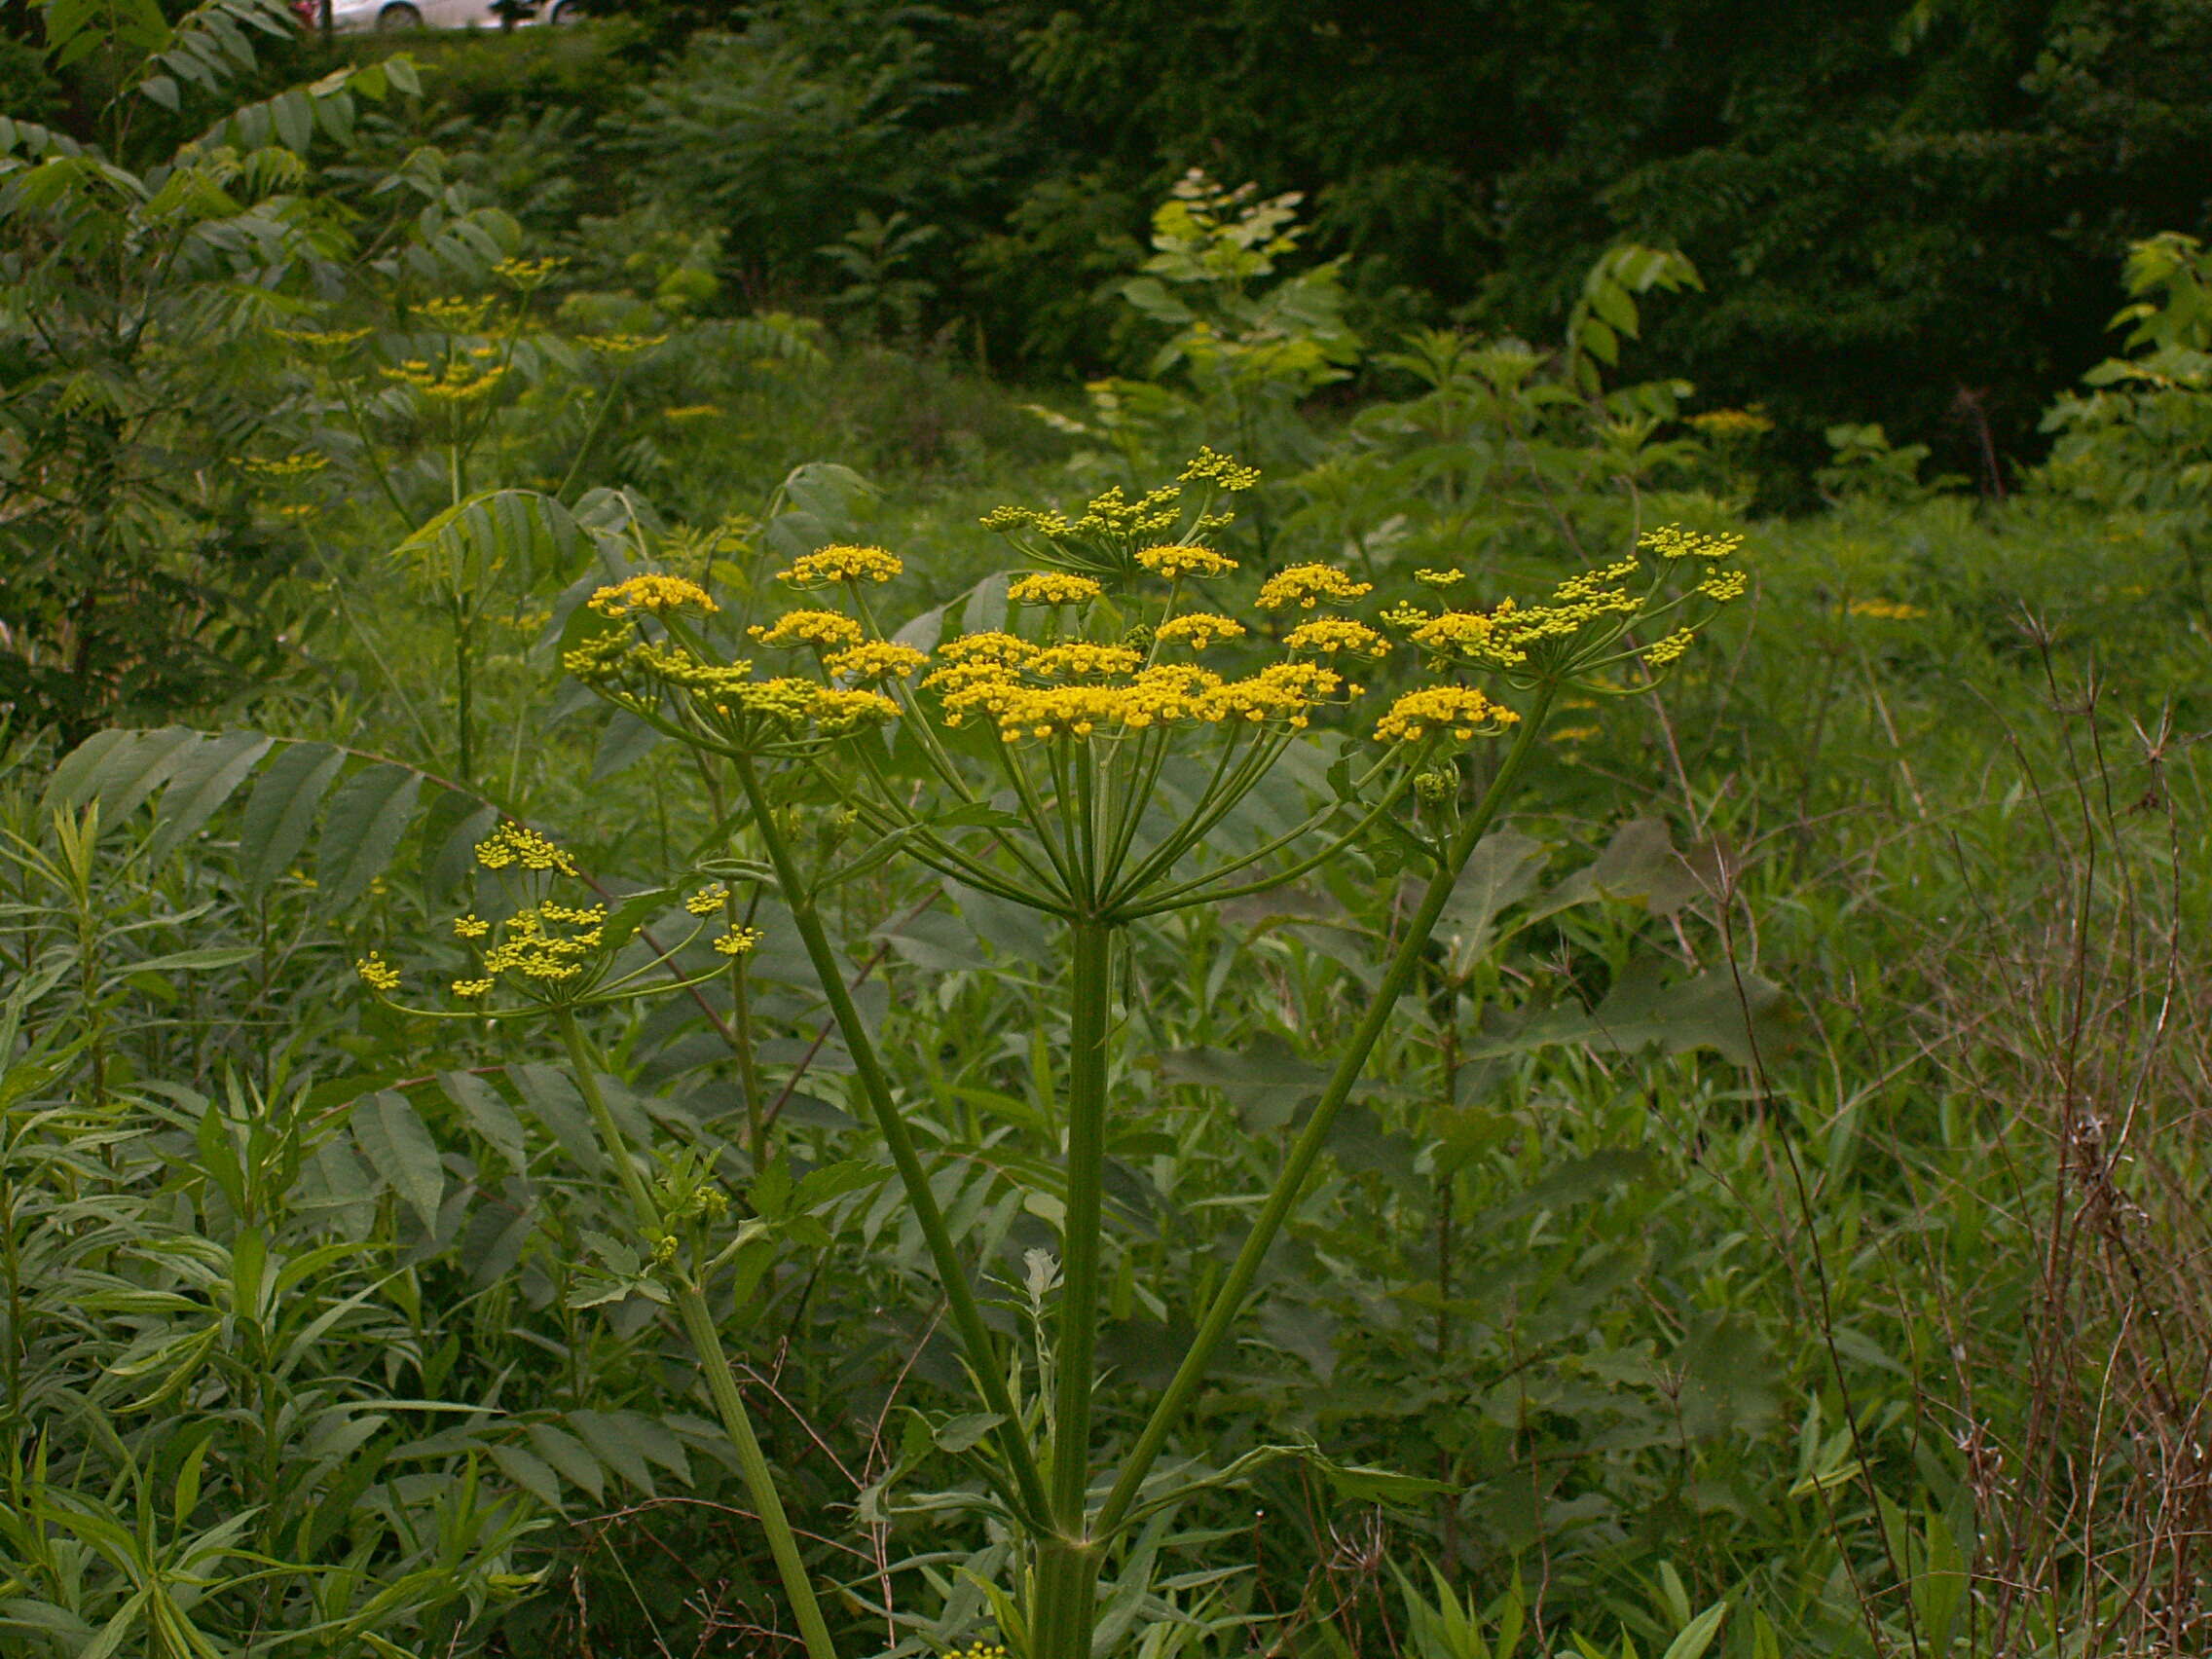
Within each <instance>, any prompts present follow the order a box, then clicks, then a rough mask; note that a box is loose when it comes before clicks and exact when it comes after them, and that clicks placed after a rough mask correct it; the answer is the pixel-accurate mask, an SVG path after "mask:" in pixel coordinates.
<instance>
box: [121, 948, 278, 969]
mask: <svg viewBox="0 0 2212 1659" xmlns="http://www.w3.org/2000/svg"><path fill="white" fill-rule="evenodd" d="M259 954H260V952H259V951H258V950H256V949H255V948H254V947H253V946H252V945H250V944H209V945H203V946H202V947H201V948H200V949H198V950H177V951H172V952H170V953H169V954H168V955H166V956H150V957H148V958H147V959H146V960H145V961H143V962H133V963H131V964H130V965H129V969H128V970H127V972H129V973H132V974H174V973H200V972H204V971H205V970H207V969H209V968H235V967H237V966H238V965H239V964H240V962H250V961H252V960H253V958H254V957H255V956H257V955H259Z"/></svg>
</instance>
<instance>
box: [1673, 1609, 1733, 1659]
mask: <svg viewBox="0 0 2212 1659" xmlns="http://www.w3.org/2000/svg"><path fill="white" fill-rule="evenodd" d="M1727 1616H1728V1604H1727V1603H1726V1602H1715V1603H1714V1604H1713V1605H1712V1606H1710V1607H1708V1608H1706V1609H1705V1611H1704V1612H1702V1613H1700V1614H1698V1616H1697V1617H1696V1618H1694V1619H1692V1620H1690V1622H1689V1623H1688V1624H1686V1625H1684V1626H1683V1627H1682V1629H1681V1631H1680V1632H1679V1633H1678V1634H1677V1636H1676V1638H1675V1640H1674V1641H1670V1642H1669V1643H1667V1651H1666V1652H1665V1653H1663V1654H1661V1655H1660V1656H1659V1659H1704V1653H1705V1650H1706V1649H1707V1648H1708V1647H1711V1646H1712V1645H1713V1639H1714V1637H1716V1636H1718V1635H1719V1634H1720V1622H1721V1620H1723V1619H1725V1618H1726V1617H1727Z"/></svg>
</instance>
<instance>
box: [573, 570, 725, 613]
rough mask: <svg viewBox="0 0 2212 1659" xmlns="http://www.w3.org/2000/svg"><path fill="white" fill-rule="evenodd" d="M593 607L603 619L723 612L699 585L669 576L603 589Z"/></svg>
mask: <svg viewBox="0 0 2212 1659" xmlns="http://www.w3.org/2000/svg"><path fill="white" fill-rule="evenodd" d="M590 603H591V608H593V609H594V610H596V611H598V612H599V613H600V615H602V616H627V615H629V614H630V612H632V611H633V610H645V611H649V612H650V613H651V614H653V615H655V616H665V615H667V614H668V613H669V612H670V611H672V610H697V611H700V612H702V613H703V614H705V615H709V616H712V615H713V614H714V613H715V612H716V611H718V610H719V609H720V608H721V607H720V606H719V605H717V604H716V603H715V602H714V599H713V598H712V597H711V596H710V595H709V594H708V592H707V590H706V589H705V588H703V587H701V586H700V585H699V584H698V583H697V582H692V581H686V580H684V578H683V577H682V576H666V575H644V576H632V577H630V578H629V579H628V580H627V581H621V582H616V583H615V584H614V585H613V586H612V587H603V588H601V589H599V590H598V591H597V592H596V593H594V594H593V595H592V596H591V602H590Z"/></svg>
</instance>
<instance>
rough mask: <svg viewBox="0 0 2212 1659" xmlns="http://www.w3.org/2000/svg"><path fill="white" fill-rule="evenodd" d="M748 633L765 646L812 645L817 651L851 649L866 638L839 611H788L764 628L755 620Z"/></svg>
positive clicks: (847, 617)
mask: <svg viewBox="0 0 2212 1659" xmlns="http://www.w3.org/2000/svg"><path fill="white" fill-rule="evenodd" d="M746 632H747V633H748V634H750V635H752V636H753V638H754V639H756V640H757V641H759V642H760V644H762V645H776V646H781V645H812V646H814V647H815V648H816V649H818V650H845V649H849V648H850V647H852V646H854V645H859V644H860V643H861V641H863V640H864V639H866V637H867V634H866V630H865V629H864V628H862V627H861V625H860V624H859V623H858V622H855V621H854V620H853V619H852V618H851V617H850V616H847V615H846V614H845V613H844V612H843V611H840V610H787V611H785V612H784V614H783V615H781V616H779V617H777V618H776V619H775V621H773V622H771V623H770V624H768V626H766V627H765V628H763V627H761V626H760V625H759V624H757V623H756V624H755V625H754V626H752V627H750V628H748V629H746Z"/></svg>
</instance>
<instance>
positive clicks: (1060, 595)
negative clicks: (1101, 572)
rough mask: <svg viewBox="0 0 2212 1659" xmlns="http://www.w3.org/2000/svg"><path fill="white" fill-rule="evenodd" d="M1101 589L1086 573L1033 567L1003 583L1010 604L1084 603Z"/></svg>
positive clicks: (1088, 601)
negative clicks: (1076, 574)
mask: <svg viewBox="0 0 2212 1659" xmlns="http://www.w3.org/2000/svg"><path fill="white" fill-rule="evenodd" d="M1105 591H1106V590H1105V589H1104V588H1102V587H1100V586H1099V585H1098V584H1097V583H1096V582H1094V581H1092V580H1091V579H1090V578H1089V577H1088V576H1071V575H1069V574H1068V573H1067V572H1066V571H1032V572H1031V573H1030V574H1028V575H1026V576H1016V577H1014V580H1013V581H1012V582H1010V583H1008V584H1007V590H1006V597H1007V599H1008V600H1009V601H1010V602H1011V603H1013V604H1014V605H1088V604H1089V603H1090V602H1091V601H1092V600H1094V599H1096V598H1097V597H1098V596H1099V595H1100V594H1102V593H1104V592H1105Z"/></svg>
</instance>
